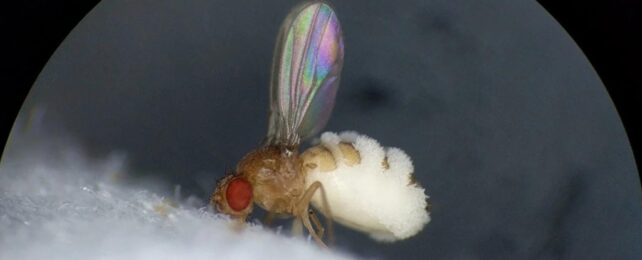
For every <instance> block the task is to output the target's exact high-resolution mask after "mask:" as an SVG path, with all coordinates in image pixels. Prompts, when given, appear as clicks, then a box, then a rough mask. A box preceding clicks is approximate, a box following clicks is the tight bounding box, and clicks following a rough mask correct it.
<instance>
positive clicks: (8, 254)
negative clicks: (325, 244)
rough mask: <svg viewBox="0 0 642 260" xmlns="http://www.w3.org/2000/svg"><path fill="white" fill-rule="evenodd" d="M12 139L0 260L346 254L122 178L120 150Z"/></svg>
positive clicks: (4, 174) (0, 176)
mask: <svg viewBox="0 0 642 260" xmlns="http://www.w3.org/2000/svg"><path fill="white" fill-rule="evenodd" d="M12 138H14V139H15V138H16V136H15V131H14V135H13V136H12ZM11 144H12V145H11ZM9 145H11V146H12V150H20V151H19V152H15V151H14V152H11V153H10V154H9V153H5V154H4V156H3V160H2V162H1V163H0V259H319V258H323V259H347V258H348V257H347V256H345V255H343V254H339V253H335V252H331V251H323V250H321V249H319V247H318V246H317V245H316V244H314V243H311V242H309V241H306V240H304V239H295V238H291V237H288V236H286V235H278V234H276V233H275V232H274V231H270V230H265V229H263V228H262V227H261V226H259V225H248V226H247V228H246V229H245V230H243V231H242V232H236V231H235V230H234V229H232V228H230V222H229V221H228V220H227V219H226V218H224V217H222V216H219V215H217V214H214V213H213V212H211V210H209V209H208V208H197V207H195V206H193V205H200V206H202V205H204V204H203V203H198V200H197V199H195V198H188V199H185V198H176V197H174V196H171V195H170V196H169V198H166V197H163V196H160V195H157V193H154V192H152V191H150V190H151V189H155V188H153V187H151V186H150V187H149V189H147V188H142V187H140V186H138V185H130V186H127V185H124V184H119V183H121V181H118V180H119V178H118V176H122V174H126V173H127V171H128V169H126V168H125V166H124V163H123V158H122V157H121V156H115V157H113V158H108V159H106V160H90V159H87V158H86V157H85V156H83V154H82V153H80V152H78V151H77V150H75V149H68V147H67V146H66V145H47V144H44V143H43V144H42V145H40V144H38V145H26V144H25V146H24V147H20V146H21V143H20V142H15V140H13V141H12V142H10V144H9ZM5 152H6V151H5ZM156 189H157V190H159V189H158V188H156ZM160 190H162V189H160ZM168 193H169V194H171V192H168ZM161 194H162V193H161Z"/></svg>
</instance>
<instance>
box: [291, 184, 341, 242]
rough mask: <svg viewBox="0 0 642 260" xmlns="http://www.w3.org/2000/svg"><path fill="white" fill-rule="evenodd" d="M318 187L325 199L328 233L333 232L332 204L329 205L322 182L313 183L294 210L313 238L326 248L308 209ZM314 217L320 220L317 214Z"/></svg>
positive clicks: (324, 209) (324, 206)
mask: <svg viewBox="0 0 642 260" xmlns="http://www.w3.org/2000/svg"><path fill="white" fill-rule="evenodd" d="M317 189H320V190H321V197H322V200H323V211H324V213H325V216H326V222H327V227H328V230H329V232H328V233H329V234H332V231H331V230H332V213H331V211H330V206H329V205H328V200H327V198H326V194H325V189H323V185H321V183H320V182H318V181H316V182H314V183H312V185H310V187H309V188H308V189H307V190H306V191H305V193H304V194H303V197H302V198H301V200H300V201H299V203H297V206H296V209H295V211H294V212H296V216H297V217H298V218H299V219H301V221H302V222H303V226H305V228H306V229H307V230H308V232H309V233H310V235H311V236H312V238H314V240H315V241H316V242H317V244H319V245H320V246H322V247H324V248H327V246H326V245H325V243H323V241H322V240H321V238H320V236H319V235H318V234H317V231H315V229H314V228H313V227H312V223H311V222H310V215H309V211H308V209H309V208H310V200H312V196H313V195H314V192H316V190H317ZM313 218H314V219H316V221H315V222H317V223H318V222H319V221H318V219H317V218H316V216H314V217H313ZM319 226H321V225H320V223H319ZM321 234H323V231H321Z"/></svg>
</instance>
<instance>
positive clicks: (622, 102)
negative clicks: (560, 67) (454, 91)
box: [0, 0, 642, 169]
mask: <svg viewBox="0 0 642 260" xmlns="http://www.w3.org/2000/svg"><path fill="white" fill-rule="evenodd" d="M98 2H99V1H95V0H82V1H69V0H65V1H46V0H33V1H26V2H21V3H18V4H16V3H13V4H12V5H9V6H7V5H5V6H4V7H3V10H2V12H3V13H4V14H3V15H2V18H0V19H2V23H1V26H2V31H3V34H4V35H3V40H2V45H5V47H4V48H3V52H4V55H3V59H2V61H0V64H1V65H2V67H1V69H0V71H2V74H3V76H2V80H1V82H2V83H1V84H2V95H1V96H0V102H2V104H3V105H4V106H3V109H2V112H1V117H0V122H1V124H2V125H1V128H0V143H2V144H3V145H4V143H5V141H6V138H7V136H8V134H9V131H10V129H11V126H12V125H13V122H14V120H15V118H16V115H17V113H18V110H19V109H20V106H21V105H22V102H23V100H24V99H25V97H26V95H27V93H28V91H29V89H30V88H31V86H32V85H33V83H34V81H35V79H36V77H37V76H38V74H39V73H40V71H41V70H42V68H43V66H44V65H45V63H46V62H47V60H48V59H49V57H50V56H51V54H52V53H53V52H54V51H55V50H56V48H57V47H58V45H59V44H60V43H61V42H62V40H63V39H64V38H65V37H66V36H67V34H68V33H69V31H71V29H73V28H74V26H75V25H76V24H77V23H78V22H79V21H80V20H81V19H82V18H83V17H84V16H85V14H86V13H87V12H89V10H91V8H93V7H94V6H95V5H96V4H97V3H98ZM538 2H539V3H540V4H541V5H542V6H543V7H544V8H545V9H546V10H547V11H548V12H549V13H550V14H551V15H552V16H553V17H555V19H556V20H557V21H558V22H559V23H560V24H561V25H562V27H564V29H565V30H566V31H567V32H568V33H569V34H570V35H571V37H572V38H573V39H574V40H575V42H576V43H577V44H578V45H579V47H580V48H581V49H582V51H583V52H584V54H585V55H586V56H587V58H588V59H589V61H590V62H591V64H592V65H593V67H594V68H595V70H596V71H597V73H598V75H599V76H600V79H601V80H602V82H603V83H604V85H605V86H606V88H607V89H608V92H609V94H610V96H611V98H612V99H613V102H614V103H615V106H616V108H617V111H618V114H619V115H620V118H621V119H622V121H623V123H624V127H625V129H626V132H627V135H628V138H629V141H630V142H631V144H632V146H633V152H634V154H635V159H636V163H637V165H638V169H640V163H641V161H642V151H640V150H642V133H641V131H642V126H640V125H642V124H639V114H638V113H636V111H638V110H640V109H642V105H641V104H642V90H641V89H642V77H640V68H642V48H641V47H640V46H642V39H641V37H642V29H641V28H640V26H639V25H640V24H642V16H641V15H639V14H640V12H642V8H641V6H642V5H641V4H640V2H639V1H627V0H614V1H579V0H570V1H556V0H539V1H538Z"/></svg>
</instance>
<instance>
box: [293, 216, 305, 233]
mask: <svg viewBox="0 0 642 260" xmlns="http://www.w3.org/2000/svg"><path fill="white" fill-rule="evenodd" d="M302 235H303V225H302V224H301V219H299V218H295V219H294V221H292V236H294V237H298V236H302Z"/></svg>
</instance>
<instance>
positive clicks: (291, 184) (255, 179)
mask: <svg viewBox="0 0 642 260" xmlns="http://www.w3.org/2000/svg"><path fill="white" fill-rule="evenodd" d="M237 172H238V174H239V175H241V176H244V177H245V178H247V179H248V180H249V181H250V183H252V186H253V191H254V202H256V203H257V204H258V205H259V206H260V207H262V208H264V209H265V210H267V211H270V212H273V213H277V214H291V213H292V212H291V209H292V207H293V205H294V204H295V203H296V202H297V201H298V199H299V198H300V197H301V195H302V194H303V192H304V190H305V179H304V175H303V174H302V173H301V160H300V158H299V155H298V153H297V152H296V150H293V149H287V148H285V147H281V146H265V147H262V148H259V149H256V150H254V151H252V152H250V153H248V154H247V155H246V156H245V157H243V159H242V160H241V161H240V162H239V164H238V166H237Z"/></svg>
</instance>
